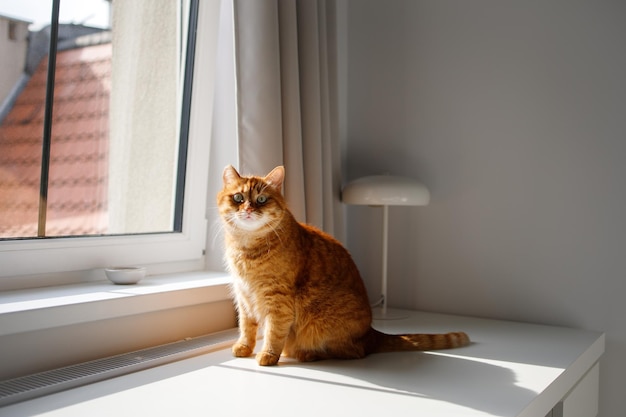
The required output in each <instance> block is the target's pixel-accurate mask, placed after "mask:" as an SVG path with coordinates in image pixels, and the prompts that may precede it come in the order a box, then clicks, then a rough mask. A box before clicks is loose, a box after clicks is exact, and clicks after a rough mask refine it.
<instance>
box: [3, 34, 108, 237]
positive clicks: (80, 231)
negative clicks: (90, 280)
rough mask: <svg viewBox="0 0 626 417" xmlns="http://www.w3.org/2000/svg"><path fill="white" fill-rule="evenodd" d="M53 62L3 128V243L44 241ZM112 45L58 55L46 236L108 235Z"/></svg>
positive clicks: (41, 67)
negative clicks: (43, 183)
mask: <svg viewBox="0 0 626 417" xmlns="http://www.w3.org/2000/svg"><path fill="white" fill-rule="evenodd" d="M46 71H47V57H46V58H44V59H43V60H42V61H41V63H40V64H39V66H38V67H37V70H36V71H35V73H34V74H33V76H32V77H31V79H30V80H29V82H28V84H27V85H26V87H25V88H24V90H23V91H22V93H21V94H20V96H19V98H18V99H17V100H16V102H15V105H14V107H13V109H12V110H11V111H10V112H9V114H8V115H7V117H6V118H5V119H4V121H3V122H2V124H1V125H0V238H2V237H4V238H7V237H34V236H37V217H38V210H39V177H40V169H41V168H40V167H41V145H42V133H43V120H44V100H45V89H46ZM110 90H111V44H110V43H109V44H102V45H96V46H87V47H83V48H76V49H70V50H65V51H60V52H59V53H58V54H57V68H56V81H55V91H54V93H55V94H54V96H55V99H54V108H53V109H54V110H53V125H52V146H51V162H50V178H49V188H48V215H47V222H46V235H47V236H65V235H85V234H90V235H93V234H102V233H106V232H107V226H108V215H107V194H108V188H107V187H108V138H109V121H108V116H109V93H110Z"/></svg>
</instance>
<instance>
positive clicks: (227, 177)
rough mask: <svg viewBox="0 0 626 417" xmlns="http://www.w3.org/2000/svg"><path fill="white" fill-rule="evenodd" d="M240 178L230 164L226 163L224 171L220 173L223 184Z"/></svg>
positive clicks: (225, 184)
mask: <svg viewBox="0 0 626 417" xmlns="http://www.w3.org/2000/svg"><path fill="white" fill-rule="evenodd" d="M240 179H241V176H240V175H239V173H238V172H237V170H236V169H235V168H234V167H233V166H232V165H228V166H227V167H226V168H224V173H223V174H222V180H223V181H224V186H227V185H230V184H232V183H234V182H237V181H239V180H240Z"/></svg>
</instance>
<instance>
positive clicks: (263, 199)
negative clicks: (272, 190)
mask: <svg viewBox="0 0 626 417" xmlns="http://www.w3.org/2000/svg"><path fill="white" fill-rule="evenodd" d="M256 202H257V203H258V204H265V203H267V197H266V196H264V195H260V196H258V197H257V198H256Z"/></svg>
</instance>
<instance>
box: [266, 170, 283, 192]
mask: <svg viewBox="0 0 626 417" xmlns="http://www.w3.org/2000/svg"><path fill="white" fill-rule="evenodd" d="M263 180H264V181H265V182H266V183H268V184H269V185H270V186H272V188H274V189H276V190H277V191H278V192H280V190H281V187H282V186H283V181H284V180H285V167H283V166H277V167H276V168H274V169H273V170H272V172H270V173H269V174H267V175H266V176H265V178H263Z"/></svg>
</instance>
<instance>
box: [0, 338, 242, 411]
mask: <svg viewBox="0 0 626 417" xmlns="http://www.w3.org/2000/svg"><path fill="white" fill-rule="evenodd" d="M236 337H237V330H236V329H232V330H226V331H224V332H219V333H215V334H210V335H206V336H200V337H196V338H190V339H185V340H181V341H178V342H173V343H168V344H165V345H161V346H155V347H150V348H146V349H141V350H137V351H134V352H129V353H123V354H120V355H115V356H111V357H108V358H103V359H96V360H93V361H89V362H83V363H79V364H76V365H70V366H66V367H63V368H58V369H53V370H50V371H45V372H40V373H36V374H32V375H27V376H23V377H18V378H13V379H8V380H5V381H0V407H2V406H5V405H8V404H13V403H16V402H20V401H25V400H29V399H33V398H36V397H40V396H42V395H48V394H52V393H55V392H59V391H63V390H66V389H70V388H76V387H78V386H82V385H86V384H91V383H93V382H98V381H103V380H105V379H109V378H113V377H117V376H121V375H125V374H129V373H131V372H136V371H140V370H143V369H148V368H152V367H155V366H158V365H163V364H166V363H170V362H174V361H177V360H181V359H185V358H189V357H192V356H197V355H200V354H203V353H208V352H211V351H214V350H218V349H221V348H223V347H226V346H228V345H230V344H232V343H233V342H234V341H235V339H236Z"/></svg>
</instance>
